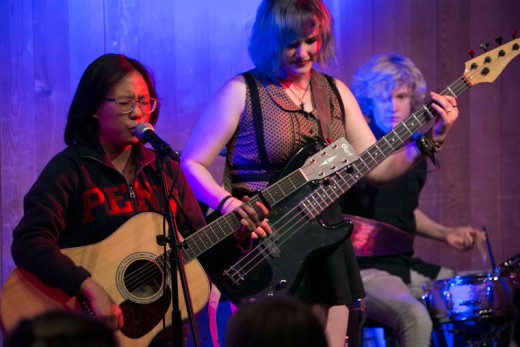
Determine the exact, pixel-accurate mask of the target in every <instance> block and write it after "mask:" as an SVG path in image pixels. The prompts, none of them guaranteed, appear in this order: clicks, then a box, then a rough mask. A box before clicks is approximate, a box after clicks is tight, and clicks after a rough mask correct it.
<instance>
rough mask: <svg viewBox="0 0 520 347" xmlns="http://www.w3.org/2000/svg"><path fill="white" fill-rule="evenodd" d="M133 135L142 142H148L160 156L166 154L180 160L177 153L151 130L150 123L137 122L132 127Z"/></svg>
mask: <svg viewBox="0 0 520 347" xmlns="http://www.w3.org/2000/svg"><path fill="white" fill-rule="evenodd" d="M134 135H135V137H137V138H138V139H139V140H141V141H143V142H148V143H149V144H150V145H152V147H153V148H154V149H155V150H156V151H157V153H159V154H160V155H162V156H168V157H170V158H172V159H173V160H175V161H180V160H181V158H180V156H179V153H177V152H176V151H174V150H173V149H172V148H171V147H170V145H169V144H168V143H167V142H166V141H164V140H163V139H161V138H160V137H159V135H157V134H156V133H155V131H154V130H153V126H152V125H151V124H150V123H139V124H137V126H136V127H135V128H134Z"/></svg>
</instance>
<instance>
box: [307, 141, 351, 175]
mask: <svg viewBox="0 0 520 347" xmlns="http://www.w3.org/2000/svg"><path fill="white" fill-rule="evenodd" d="M357 158H358V156H357V154H356V152H355V151H354V148H353V147H352V145H351V144H350V143H349V142H348V141H347V140H346V139H345V138H344V137H341V138H339V139H338V140H336V141H334V142H332V143H331V144H330V145H328V146H326V147H324V148H323V149H322V150H320V151H319V152H317V153H316V154H314V155H313V156H311V157H309V158H308V159H307V160H306V161H305V164H304V165H303V166H302V167H301V168H300V171H301V172H302V174H303V175H304V176H305V179H306V180H307V181H313V180H320V179H324V178H326V177H327V176H330V175H331V174H333V173H335V172H337V171H339V170H341V169H343V168H344V167H347V166H348V165H350V164H351V163H352V162H354V161H355V160H356V159H357Z"/></svg>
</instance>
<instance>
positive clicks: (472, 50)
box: [468, 49, 475, 58]
mask: <svg viewBox="0 0 520 347" xmlns="http://www.w3.org/2000/svg"><path fill="white" fill-rule="evenodd" d="M468 54H469V56H470V57H471V58H475V50H474V49H468Z"/></svg>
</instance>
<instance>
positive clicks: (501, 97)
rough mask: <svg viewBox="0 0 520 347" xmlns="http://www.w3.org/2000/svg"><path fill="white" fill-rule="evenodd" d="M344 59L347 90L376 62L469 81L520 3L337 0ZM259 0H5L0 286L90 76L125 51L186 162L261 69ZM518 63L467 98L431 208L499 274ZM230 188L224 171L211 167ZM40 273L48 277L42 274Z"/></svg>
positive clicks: (507, 249)
mask: <svg viewBox="0 0 520 347" xmlns="http://www.w3.org/2000/svg"><path fill="white" fill-rule="evenodd" d="M325 2H326V3H327V5H328V6H329V8H330V10H331V12H332V14H333V16H334V18H335V33H336V37H337V61H335V62H334V63H333V64H332V65H331V66H330V67H328V68H326V69H325V71H327V72H329V73H331V74H333V75H334V76H336V77H338V78H340V79H342V80H343V81H344V82H346V83H349V81H350V77H351V76H352V73H353V72H354V70H355V68H356V66H358V65H359V64H362V63H364V62H365V61H366V60H367V59H368V58H369V57H371V56H372V55H373V54H375V53H384V52H388V51H396V52H399V53H402V54H404V55H406V56H409V57H410V58H412V59H413V60H414V61H415V62H416V63H417V65H418V67H419V68H420V69H421V70H422V71H423V72H424V74H425V76H426V79H427V81H428V83H429V89H430V90H437V91H438V90H442V89H444V88H445V87H446V86H447V85H449V84H450V83H452V82H453V81H455V80H456V79H457V78H459V77H460V76H461V75H462V73H463V72H464V63H465V61H466V60H469V59H470V57H469V56H468V54H467V50H468V49H475V50H476V55H479V54H481V53H482V50H481V49H480V48H479V45H480V44H481V43H485V42H489V43H490V49H491V48H494V47H496V46H497V44H496V43H495V38H497V37H498V36H502V37H503V38H504V42H507V41H509V40H510V39H511V35H510V31H511V30H514V29H517V30H520V2H519V1H518V0H472V1H470V0H457V1H454V0H420V1H418V0H326V1H325ZM258 3H259V0H254V1H253V0H219V1H214V0H197V1H180V0H174V1H171V0H119V1H115V0H75V1H69V0H34V1H31V0H1V1H0V13H1V20H0V34H1V37H2V43H1V45H0V64H1V66H3V68H2V69H0V86H1V92H0V124H1V133H0V166H1V171H0V180H1V181H0V182H1V194H0V206H1V216H0V218H1V240H0V242H1V253H0V261H1V269H2V272H1V278H0V281H1V282H2V283H3V281H5V278H6V276H7V275H8V274H9V273H10V272H11V271H12V270H13V262H12V259H11V255H10V244H11V232H12V230H13V228H14V227H15V225H16V224H17V222H18V220H19V218H20V216H21V214H22V199H23V196H24V194H25V193H26V191H27V190H28V189H29V187H30V186H31V184H32V183H33V181H34V180H35V178H36V177H37V175H38V174H39V172H40V171H41V170H42V168H43V166H44V165H45V164H46V163H47V161H48V160H49V159H50V158H51V157H52V156H53V155H54V154H56V153H57V152H58V151H60V150H61V149H62V148H63V147H64V143H63V129H64V126H65V120H66V114H67V110H68V105H69V103H70V101H71V98H72V94H73V92H74V90H75V88H76V86H77V83H78V80H79V78H80V75H81V73H82V72H83V71H84V69H85V68H86V66H87V65H88V64H89V63H90V62H91V61H92V60H94V59H95V58H96V57H98V56H99V55H101V54H104V53H108V52H116V53H124V54H127V55H129V56H131V57H134V58H137V59H138V60H140V61H142V62H144V63H145V64H146V65H147V66H148V67H149V68H150V69H152V70H153V72H154V74H155V79H156V81H157V86H158V92H159V96H160V102H161V116H160V119H159V122H158V124H157V127H156V131H157V132H158V134H160V136H161V137H163V138H164V139H166V140H168V141H169V142H170V143H171V145H172V147H174V148H175V149H177V150H182V148H183V146H184V144H185V143H186V140H187V138H188V136H189V134H190V132H191V130H192V128H193V126H194V124H195V122H196V121H197V118H198V115H199V113H200V111H201V109H202V107H203V106H204V104H205V103H206V102H207V101H208V99H209V98H210V96H211V95H212V94H214V93H215V92H216V91H217V90H218V88H219V86H221V85H222V84H223V82H224V81H226V80H227V79H228V78H230V77H232V76H233V75H235V74H237V73H240V72H241V71H244V70H247V69H249V68H251V67H252V64H251V61H250V58H249V56H248V54H247V43H248V39H249V35H250V31H251V27H252V24H253V20H254V16H255V11H256V8H257V5H258ZM518 81H520V58H517V59H516V60H514V61H512V62H511V63H510V64H509V65H508V66H507V67H506V69H505V70H504V72H503V73H502V74H501V75H500V76H499V77H498V79H497V80H496V81H495V82H494V83H492V84H480V85H476V86H475V87H474V88H471V89H470V90H469V92H467V93H466V94H464V95H463V96H461V97H460V99H459V101H458V104H459V109H460V120H459V121H458V123H457V125H456V126H455V128H454V129H453V132H452V134H451V136H450V138H449V141H448V142H447V144H446V146H445V147H444V148H443V150H442V152H441V153H440V155H439V159H440V163H441V164H440V170H433V168H432V172H431V174H430V176H429V180H428V184H427V187H426V190H425V192H424V194H423V195H422V198H421V204H422V208H423V210H424V211H425V212H427V213H428V214H429V215H431V216H432V217H433V218H435V219H437V220H439V221H440V222H442V223H444V224H447V225H459V224H472V225H474V226H476V227H482V226H486V228H487V230H488V232H489V239H490V242H491V246H492V249H493V252H494V256H495V259H496V261H497V263H499V262H502V261H504V260H506V259H509V258H511V257H513V256H514V255H515V254H517V253H518V252H519V251H520V219H519V218H518V214H519V210H520V164H519V163H518V160H519V159H520V146H519V140H520V136H519V133H520V111H519V109H520V85H519V83H518ZM212 170H213V172H214V173H215V175H217V176H218V177H220V176H221V171H222V161H221V160H220V161H218V162H217V163H216V164H215V166H214V168H213V169H212ZM416 244H417V254H418V255H420V256H422V257H424V259H426V260H430V261H435V262H437V263H440V264H442V265H446V266H450V267H453V268H455V269H458V270H478V269H483V268H486V269H487V268H489V267H490V264H489V260H488V262H487V264H483V262H482V259H481V258H480V256H479V254H478V252H476V251H471V252H467V253H463V254H461V253H459V252H457V251H453V250H451V249H449V248H448V247H447V246H446V245H443V244H440V243H438V242H433V241H431V240H417V242H416ZM42 266H44V265H43V264H42Z"/></svg>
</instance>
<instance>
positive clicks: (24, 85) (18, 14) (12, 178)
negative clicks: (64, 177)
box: [0, 1, 46, 278]
mask: <svg viewBox="0 0 520 347" xmlns="http://www.w3.org/2000/svg"><path fill="white" fill-rule="evenodd" d="M6 13H7V14H9V15H8V18H6V21H7V25H6V26H5V27H4V29H6V30H7V33H6V35H2V36H3V37H5V42H6V43H7V45H8V52H7V54H6V55H5V58H6V59H7V60H6V61H4V62H3V64H2V66H7V67H8V69H7V76H6V77H7V85H6V86H7V88H6V89H5V92H6V93H7V94H6V99H5V106H6V109H5V113H3V114H2V117H1V124H2V128H1V138H2V142H1V152H2V156H1V158H2V162H1V165H0V167H1V170H2V175H1V177H2V182H1V192H2V193H1V194H2V276H3V277H2V278H5V276H6V275H7V274H8V273H9V272H10V270H11V269H12V260H11V257H10V255H11V253H10V243H11V235H10V232H11V230H12V229H13V228H14V226H15V225H16V223H17V221H18V219H19V218H20V215H21V209H22V198H23V195H24V193H25V191H26V189H27V187H29V185H30V184H32V182H33V181H34V179H35V178H36V174H37V172H36V171H37V170H36V147H35V140H34V139H35V138H36V129H35V121H34V118H35V112H36V110H35V93H34V89H35V75H34V38H33V29H34V28H33V21H32V20H27V18H32V3H31V2H28V1H20V2H17V1H15V2H12V3H10V4H9V7H8V8H7V11H6ZM1 94H4V92H2V93H1ZM42 116H43V117H45V116H46V115H44V114H42Z"/></svg>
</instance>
